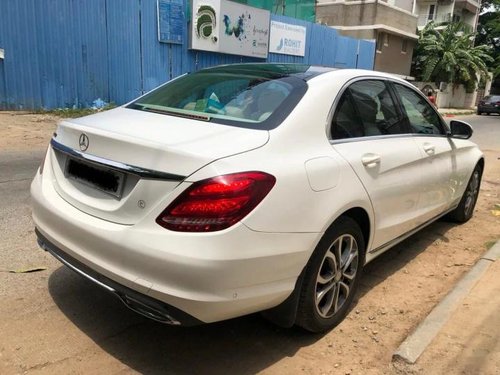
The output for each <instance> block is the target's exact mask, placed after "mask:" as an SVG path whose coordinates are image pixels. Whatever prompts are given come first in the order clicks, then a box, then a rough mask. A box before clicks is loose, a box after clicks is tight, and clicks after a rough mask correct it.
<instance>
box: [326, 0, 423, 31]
mask: <svg viewBox="0 0 500 375" xmlns="http://www.w3.org/2000/svg"><path fill="white" fill-rule="evenodd" d="M391 3H395V0H391V1H388V2H387V3H386V2H383V1H379V2H376V1H371V0H366V1H364V2H362V3H360V2H359V1H349V0H348V1H341V2H340V1H339V2H332V1H328V2H322V1H318V3H317V4H316V20H317V22H319V23H322V24H326V25H328V26H332V27H337V28H339V29H341V30H354V29H359V30H368V29H371V30H375V29H386V31H388V32H389V33H393V34H399V35H405V36H407V37H409V38H414V39H416V38H417V36H416V35H415V30H416V28H417V16H416V15H414V14H412V13H411V12H409V11H407V10H404V9H402V8H399V7H396V6H394V5H392V4H391ZM398 4H400V5H402V4H405V3H404V1H402V0H401V1H399V2H398ZM360 37H363V38H368V39H370V38H372V39H375V38H376V35H375V34H373V36H371V37H370V36H369V35H368V34H364V35H361V34H360Z"/></svg>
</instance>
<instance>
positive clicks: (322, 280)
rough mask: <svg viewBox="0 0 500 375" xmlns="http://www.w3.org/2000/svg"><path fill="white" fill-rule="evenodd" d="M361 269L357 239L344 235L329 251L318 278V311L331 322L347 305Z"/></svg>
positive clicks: (316, 302)
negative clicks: (330, 319)
mask: <svg viewBox="0 0 500 375" xmlns="http://www.w3.org/2000/svg"><path fill="white" fill-rule="evenodd" d="M358 268H359V249H358V243H357V242H356V239H355V238H354V237H353V236H351V235H350V234H343V235H341V236H339V237H338V238H337V239H335V241H333V243H332V245H331V246H330V248H329V249H328V250H327V251H326V253H325V255H324V257H323V260H322V262H321V266H320V268H319V271H318V275H317V277H316V290H315V293H316V294H315V305H316V311H317V312H318V314H319V315H320V316H321V317H323V318H330V317H332V316H333V315H335V313H336V312H337V311H338V310H339V309H340V308H341V307H342V306H343V305H344V303H345V302H346V300H347V298H348V297H349V294H350V293H351V286H352V284H353V282H354V280H355V278H356V274H357V272H358Z"/></svg>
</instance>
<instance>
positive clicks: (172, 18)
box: [157, 0, 185, 44]
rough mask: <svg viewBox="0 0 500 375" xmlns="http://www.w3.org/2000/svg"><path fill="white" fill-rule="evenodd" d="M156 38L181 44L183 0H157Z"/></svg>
mask: <svg viewBox="0 0 500 375" xmlns="http://www.w3.org/2000/svg"><path fill="white" fill-rule="evenodd" d="M157 7H158V40H159V41H160V42H162V43H179V44H182V29H183V27H184V22H185V20H184V9H183V7H184V5H183V0H158V3H157Z"/></svg>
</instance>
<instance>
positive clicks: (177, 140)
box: [31, 70, 482, 322]
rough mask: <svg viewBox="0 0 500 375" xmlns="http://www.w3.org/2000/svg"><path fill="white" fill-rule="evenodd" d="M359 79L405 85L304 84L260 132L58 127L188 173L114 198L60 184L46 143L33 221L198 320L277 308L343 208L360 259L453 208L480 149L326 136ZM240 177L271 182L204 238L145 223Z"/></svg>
mask: <svg viewBox="0 0 500 375" xmlns="http://www.w3.org/2000/svg"><path fill="white" fill-rule="evenodd" d="M360 77H367V78H370V77H371V78H376V79H383V80H391V81H397V82H400V83H402V84H405V85H407V84H406V83H405V82H404V81H402V80H399V79H397V78H394V77H392V76H390V75H388V74H383V73H377V72H371V71H370V72H369V71H359V70H337V71H331V72H326V73H323V74H321V75H319V76H317V77H315V78H312V79H310V80H308V82H307V85H308V90H307V92H306V94H305V95H304V97H303V98H302V99H301V100H300V102H299V103H298V104H297V105H296V106H295V108H294V109H293V110H292V111H291V113H290V115H289V116H288V117H287V118H286V119H285V120H284V121H283V123H282V124H281V125H280V126H278V127H277V128H274V129H272V130H269V131H267V130H252V129H245V128H239V127H232V126H226V125H219V124H211V123H205V122H201V121H198V120H191V119H185V118H179V117H173V116H167V115H163V114H156V113H146V112H142V111H137V110H133V109H128V108H125V107H120V108H116V109H113V110H110V111H107V112H104V113H100V114H97V115H92V116H88V117H84V118H81V119H75V120H66V121H63V122H62V123H61V124H60V125H59V126H58V128H57V131H56V133H57V137H56V138H55V139H56V140H57V142H59V143H61V144H63V145H64V146H66V147H68V148H70V149H75V150H78V149H79V144H78V139H79V136H80V134H82V133H85V134H86V135H88V137H89V138H90V140H91V144H90V146H89V149H88V150H86V151H85V152H86V153H88V154H91V155H94V156H97V157H100V158H104V159H108V160H115V161H119V162H122V163H126V164H131V165H134V166H138V167H143V168H148V169H152V170H157V171H162V172H165V173H172V174H179V175H182V176H186V178H184V179H183V181H181V182H179V181H178V182H175V181H161V180H144V179H139V181H129V183H130V184H129V185H130V186H125V191H124V195H123V197H122V199H121V200H116V199H115V198H113V197H110V196H109V195H107V194H105V193H102V192H100V191H97V190H95V189H93V188H92V187H88V186H84V185H82V184H79V183H75V182H74V181H71V180H68V179H66V178H65V175H64V165H65V160H64V158H63V157H61V155H57V154H56V153H55V152H54V150H53V149H52V148H49V150H48V154H47V157H46V159H45V161H44V168H43V173H42V174H37V175H36V177H35V179H34V180H33V183H32V187H31V193H32V197H33V219H34V222H35V225H36V227H37V228H38V230H39V231H40V233H41V234H42V235H43V236H44V237H45V238H46V239H47V240H48V241H50V243H52V244H53V245H55V246H57V247H58V248H59V249H61V250H62V251H63V252H64V253H66V254H68V255H70V256H71V257H73V258H75V259H76V260H77V261H79V262H81V263H83V264H84V265H85V266H87V267H89V268H90V269H92V270H94V271H96V272H97V273H99V274H101V275H104V276H106V277H107V278H109V279H112V280H114V281H116V282H118V283H120V284H122V285H124V286H126V287H128V288H131V289H133V290H135V291H138V292H140V293H142V294H144V295H147V296H150V297H153V298H155V299H157V300H159V301H162V302H165V303H167V304H169V305H171V306H174V307H175V308H177V309H179V310H181V311H183V312H186V313H187V314H189V315H191V316H193V317H195V318H196V319H198V320H200V321H202V322H214V321H218V320H223V319H228V318H232V317H236V316H241V315H245V314H249V313H252V312H256V311H261V310H265V309H268V308H271V307H274V306H277V305H279V304H280V303H281V302H283V301H284V300H285V299H286V298H287V297H288V296H289V295H290V294H291V293H292V291H293V290H294V288H295V285H296V282H297V278H298V277H299V275H300V273H301V272H302V270H303V269H304V267H305V265H306V264H307V262H308V260H309V258H310V256H311V254H312V252H313V250H314V249H315V247H316V245H317V244H318V242H319V241H320V239H321V238H322V236H323V234H324V233H325V231H326V230H327V229H328V228H329V227H330V226H331V225H332V223H334V222H335V220H336V219H337V218H338V217H339V216H341V215H342V214H343V213H345V212H346V211H347V210H349V209H351V208H359V209H362V210H364V211H365V212H366V214H367V216H368V218H369V224H370V230H369V235H368V238H367V249H366V262H368V261H370V260H372V259H373V258H374V257H375V256H377V255H379V254H380V253H381V252H382V250H386V249H387V248H389V247H390V246H392V245H394V244H395V243H397V242H398V241H400V240H401V239H402V238H404V236H405V234H407V233H408V232H411V231H412V230H413V229H415V228H417V227H419V226H421V225H422V224H424V223H427V222H428V221H429V220H431V219H433V218H435V217H436V216H438V215H439V214H441V213H443V212H445V211H446V210H448V209H449V208H451V207H454V206H456V205H457V203H458V201H459V200H460V197H461V196H462V194H463V192H464V190H465V186H466V184H467V181H468V179H469V177H470V175H471V173H472V170H473V168H474V166H475V165H476V163H477V162H478V161H479V160H480V158H481V157H482V156H481V155H482V154H481V152H480V151H479V150H478V149H477V147H476V146H475V145H474V144H473V143H472V142H470V141H467V140H457V139H453V138H449V137H425V136H415V135H408V136H397V137H376V136H375V137H366V138H360V139H357V140H356V139H351V140H350V141H349V142H343V141H342V140H340V141H331V140H330V139H329V138H328V125H329V123H330V121H331V117H332V115H333V111H334V109H335V105H334V103H335V102H336V100H337V99H338V95H339V92H341V90H342V89H343V87H345V86H346V85H348V84H349V82H350V81H351V80H353V79H359V78H360ZM429 147H430V148H432V150H433V152H430V153H429V152H427V151H426V149H427V150H429ZM242 171H263V172H266V173H268V174H270V175H273V176H275V177H276V183H275V185H274V187H273V188H272V189H271V191H270V192H269V194H268V195H267V196H266V197H265V198H264V200H263V201H262V202H261V203H260V204H259V205H258V206H257V207H256V208H255V209H254V210H253V211H252V212H250V213H249V214H248V215H247V216H246V217H244V218H243V219H242V220H241V221H240V222H238V223H237V224H235V225H233V226H231V227H229V228H227V229H224V230H221V231H215V232H208V233H189V232H176V231H170V230H167V229H165V228H163V227H161V226H159V225H158V224H156V222H155V219H156V218H157V217H158V216H159V215H160V214H161V213H162V211H163V210H164V209H165V207H167V206H168V205H169V204H170V203H171V202H173V201H174V200H175V198H176V197H178V196H179V195H180V194H181V193H182V192H183V191H184V190H185V189H186V188H188V187H189V186H191V184H192V183H193V182H196V181H200V180H203V179H206V178H211V177H214V176H219V175H224V174H229V173H235V172H242ZM127 189H128V190H127ZM141 201H142V202H143V203H142V204H141V203H139V202H141ZM138 203H139V204H138ZM378 250H380V251H378ZM373 251H376V252H373Z"/></svg>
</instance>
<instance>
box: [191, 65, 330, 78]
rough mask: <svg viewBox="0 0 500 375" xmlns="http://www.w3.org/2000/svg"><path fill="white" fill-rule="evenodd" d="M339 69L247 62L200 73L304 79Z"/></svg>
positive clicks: (216, 67)
mask: <svg viewBox="0 0 500 375" xmlns="http://www.w3.org/2000/svg"><path fill="white" fill-rule="evenodd" d="M334 70H337V69H336V68H332V67H326V66H316V65H308V64H287V63H284V64H281V63H274V64H273V63H246V64H227V65H218V66H214V67H211V68H205V69H202V70H200V71H199V73H230V74H245V75H259V76H263V77H266V78H271V79H273V78H280V77H289V76H294V77H297V78H300V79H303V80H308V79H311V78H314V77H316V76H318V75H320V74H323V73H326V72H331V71H334Z"/></svg>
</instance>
